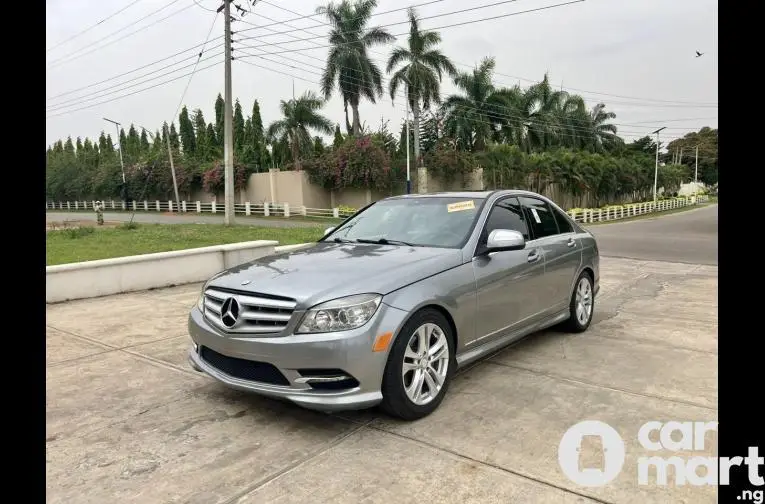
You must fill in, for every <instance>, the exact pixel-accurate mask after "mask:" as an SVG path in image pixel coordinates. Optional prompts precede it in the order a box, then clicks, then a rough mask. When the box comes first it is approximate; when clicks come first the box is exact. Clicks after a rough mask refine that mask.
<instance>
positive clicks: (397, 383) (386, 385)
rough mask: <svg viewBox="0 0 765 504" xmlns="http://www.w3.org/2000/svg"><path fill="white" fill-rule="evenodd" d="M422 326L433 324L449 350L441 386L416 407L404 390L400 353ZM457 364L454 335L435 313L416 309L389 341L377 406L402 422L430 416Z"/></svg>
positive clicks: (446, 323) (402, 362)
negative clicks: (431, 396) (395, 336)
mask: <svg viewBox="0 0 765 504" xmlns="http://www.w3.org/2000/svg"><path fill="white" fill-rule="evenodd" d="M424 324H435V325H436V326H438V328H439V329H440V330H441V331H442V332H443V334H444V336H446V344H447V347H448V351H449V359H448V361H447V362H448V366H447V369H446V376H445V379H444V383H443V385H441V388H440V390H438V393H437V395H436V396H435V397H433V398H432V399H431V400H430V401H429V402H428V403H426V404H422V405H419V404H416V403H415V402H413V401H412V400H411V399H410V398H409V396H408V395H407V393H406V391H405V389H404V378H403V376H402V370H403V366H404V354H405V352H406V349H407V346H408V345H409V342H410V339H411V338H412V336H413V335H414V333H415V331H416V330H417V329H418V328H419V327H420V326H422V325H424ZM456 367H457V361H456V359H455V357H454V334H453V331H452V329H451V326H450V325H449V322H448V321H447V320H446V317H444V316H443V315H442V314H441V313H440V312H438V311H437V310H433V309H429V308H426V309H424V310H420V311H418V312H417V313H415V314H414V315H412V317H411V318H410V319H409V320H408V321H407V322H406V324H404V327H403V328H402V329H401V331H400V333H399V335H398V337H397V338H396V340H395V341H394V342H393V347H392V348H391V351H390V354H389V355H388V363H387V364H386V365H385V373H384V375H383V381H382V394H383V400H382V403H381V404H380V407H381V409H382V410H383V411H385V412H386V413H388V414H389V415H391V416H395V417H398V418H401V419H403V420H417V419H419V418H423V417H426V416H428V415H430V414H431V413H433V412H434V411H435V410H436V409H437V408H438V406H439V405H440V404H441V401H443V399H444V396H445V395H446V392H447V390H448V388H449V382H451V378H452V376H453V375H454V372H455V370H456Z"/></svg>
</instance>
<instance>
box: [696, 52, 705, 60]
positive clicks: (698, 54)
mask: <svg viewBox="0 0 765 504" xmlns="http://www.w3.org/2000/svg"><path fill="white" fill-rule="evenodd" d="M702 56H704V53H703V52H698V51H696V57H697V58H700V57H702Z"/></svg>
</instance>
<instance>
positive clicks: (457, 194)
mask: <svg viewBox="0 0 765 504" xmlns="http://www.w3.org/2000/svg"><path fill="white" fill-rule="evenodd" d="M493 192H494V191H442V192H433V193H426V194H402V195H400V196H391V197H389V198H385V199H389V200H392V199H404V198H471V199H486V198H488V197H489V196H490V195H491V194H492V193H493Z"/></svg>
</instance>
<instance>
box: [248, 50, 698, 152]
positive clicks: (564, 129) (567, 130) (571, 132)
mask: <svg viewBox="0 0 765 504" xmlns="http://www.w3.org/2000/svg"><path fill="white" fill-rule="evenodd" d="M243 57H255V58H262V56H259V55H254V54H249V53H244V56H243ZM263 59H265V58H263ZM238 60H240V61H242V62H243V63H246V64H248V65H251V66H255V67H258V68H262V69H264V70H268V71H272V72H275V73H278V74H281V75H285V76H287V77H291V78H296V79H299V80H302V81H305V82H308V83H311V84H317V85H318V84H320V83H319V82H317V81H313V80H310V79H306V78H303V77H300V76H296V75H294V74H290V73H287V72H283V71H280V70H275V69H273V68H270V67H267V66H262V65H257V64H255V63H251V62H249V61H245V60H242V59H241V58H238ZM267 61H272V62H273V60H267ZM274 63H277V64H282V65H285V66H289V67H291V68H295V67H294V66H292V65H288V64H286V63H281V62H274ZM303 71H305V72H308V73H312V74H314V75H320V74H319V73H317V72H311V71H308V70H303ZM403 93H404V92H403V91H401V97H402V98H405V96H404V94H403ZM497 108H499V107H497ZM502 108H508V107H502ZM455 109H457V110H463V111H473V110H477V109H476V108H475V107H467V106H457V107H455ZM400 110H403V109H400ZM488 115H490V116H494V117H497V118H499V119H502V118H504V119H509V120H516V121H518V120H522V121H527V120H531V122H532V125H536V126H554V127H557V128H559V129H560V131H558V132H557V134H558V135H560V136H568V137H571V138H576V135H575V133H576V132H583V133H591V132H592V130H591V129H589V128H584V127H581V126H570V125H569V126H566V125H561V124H560V123H557V122H552V121H546V120H539V119H534V118H531V119H529V118H527V117H523V116H517V115H512V114H507V113H504V114H503V113H501V112H497V111H494V112H489V113H488ZM472 122H474V123H477V124H486V125H491V126H494V125H495V123H492V122H489V121H484V120H480V119H475V118H474V119H472ZM575 122H576V121H575ZM609 124H612V125H614V126H619V125H618V124H616V123H609ZM527 127H528V126H527ZM677 129H682V130H684V131H688V130H687V128H677ZM619 134H620V133H619V132H617V135H619ZM621 134H624V135H636V136H637V135H641V136H643V135H645V132H631V131H622V132H621ZM676 138H682V137H676Z"/></svg>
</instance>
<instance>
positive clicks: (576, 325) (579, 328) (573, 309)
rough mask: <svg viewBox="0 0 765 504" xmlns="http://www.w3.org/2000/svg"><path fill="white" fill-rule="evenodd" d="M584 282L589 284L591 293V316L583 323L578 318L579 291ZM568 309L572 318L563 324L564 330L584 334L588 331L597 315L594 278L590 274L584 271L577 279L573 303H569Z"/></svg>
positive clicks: (572, 296)
mask: <svg viewBox="0 0 765 504" xmlns="http://www.w3.org/2000/svg"><path fill="white" fill-rule="evenodd" d="M582 281H586V282H588V283H589V292H590V315H589V317H587V320H586V321H585V322H581V321H580V320H579V318H578V316H577V290H578V289H579V285H580V283H581V282H582ZM568 309H569V315H570V316H569V319H568V320H567V321H566V322H565V323H564V324H563V327H564V329H565V330H566V331H568V332H572V333H582V332H584V331H586V330H587V328H588V327H590V323H592V316H593V315H594V314H595V291H594V290H593V282H592V276H591V275H590V274H589V273H588V272H586V271H583V272H582V273H581V274H580V275H579V278H577V279H576V283H575V284H574V290H573V291H572V292H571V301H570V302H569V305H568Z"/></svg>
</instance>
